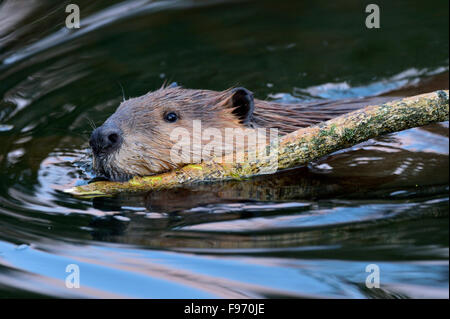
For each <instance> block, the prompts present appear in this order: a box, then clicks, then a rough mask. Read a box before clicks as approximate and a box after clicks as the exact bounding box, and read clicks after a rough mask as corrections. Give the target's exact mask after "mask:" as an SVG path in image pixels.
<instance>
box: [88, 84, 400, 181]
mask: <svg viewBox="0 0 450 319" xmlns="http://www.w3.org/2000/svg"><path fill="white" fill-rule="evenodd" d="M380 99H382V100H383V102H385V101H387V100H389V99H390V100H392V99H393V98H392V97H390V98H381V97H376V98H362V99H352V100H340V101H330V100H323V101H314V102H307V103H301V104H283V103H277V102H271V101H264V100H258V99H255V98H254V97H253V93H252V92H251V91H249V90H248V89H246V88H244V87H236V88H231V89H227V90H225V91H220V92H218V91H212V90H198V89H186V88H183V87H181V86H178V85H170V86H163V87H161V88H160V89H158V90H156V91H153V92H149V93H147V94H145V95H143V96H140V97H135V98H130V99H128V100H124V101H123V102H122V103H121V104H120V105H119V107H118V108H117V110H116V112H115V113H114V114H113V115H111V116H110V117H109V118H108V119H107V120H106V121H105V122H104V124H103V125H101V126H100V127H98V128H96V129H95V130H94V131H93V133H92V135H91V138H90V141H89V144H90V146H91V148H92V153H93V169H94V172H95V174H96V175H97V176H101V177H104V178H107V179H110V180H114V181H124V180H128V179H130V178H132V177H133V176H146V175H154V174H158V173H163V172H166V171H169V170H172V169H176V168H179V167H181V166H183V165H186V164H191V163H193V162H198V159H199V157H198V156H197V157H196V156H195V155H196V154H197V153H198V152H201V148H200V150H199V148H197V150H195V147H194V148H192V149H191V150H190V153H189V155H190V156H187V157H186V156H184V157H181V155H180V156H178V157H177V156H174V152H173V149H174V147H175V146H176V145H177V143H178V142H177V140H174V139H173V137H172V135H173V134H172V133H173V132H174V130H175V129H183V130H184V131H185V132H188V134H190V136H191V137H192V138H196V137H195V134H197V135H198V134H199V133H195V127H194V126H195V122H196V121H197V123H201V127H202V132H204V131H205V130H206V131H208V130H209V129H211V130H210V131H209V134H206V135H207V136H206V137H205V136H204V135H201V137H198V136H197V138H199V139H200V141H201V142H202V145H205V144H206V143H208V142H209V141H210V139H211V136H216V135H220V134H223V133H224V130H226V129H241V132H243V133H242V134H244V135H246V136H247V137H248V134H249V133H248V132H249V131H250V134H251V132H254V131H256V130H257V129H258V128H273V129H277V130H278V134H279V135H280V136H281V135H284V134H287V133H290V132H292V131H295V130H297V129H299V128H302V127H306V126H310V125H314V124H317V123H320V122H322V121H326V120H329V119H331V118H334V117H336V116H339V115H342V114H345V113H348V112H351V111H353V110H356V109H358V108H361V107H364V106H366V105H368V104H369V103H372V102H373V103H379V102H380ZM200 134H201V133H200ZM244 140H245V139H244ZM245 141H247V142H248V140H245ZM232 143H234V144H233V145H230V143H228V142H226V141H225V142H223V143H222V145H221V147H222V149H221V150H220V152H221V154H226V153H227V152H230V151H236V150H238V149H241V148H242V145H243V144H245V142H242V143H241V144H239V145H237V144H236V143H235V141H232ZM215 154H216V153H215ZM197 155H198V154H197ZM194 157H196V160H195V161H194V160H193V158H194ZM210 157H212V155H211V154H209V155H205V154H203V153H202V156H201V160H207V159H209V158H210Z"/></svg>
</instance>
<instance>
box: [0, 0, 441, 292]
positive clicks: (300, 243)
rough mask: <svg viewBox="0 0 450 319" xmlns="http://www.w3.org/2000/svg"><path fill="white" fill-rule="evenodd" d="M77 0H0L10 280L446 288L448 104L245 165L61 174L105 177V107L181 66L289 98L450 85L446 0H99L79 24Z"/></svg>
mask: <svg viewBox="0 0 450 319" xmlns="http://www.w3.org/2000/svg"><path fill="white" fill-rule="evenodd" d="M68 3H69V2H68V1H62V2H61V1H51V0H45V1H25V0H24V1H12V0H4V1H1V2H0V180H1V183H0V296H1V297H36V296H47V297H101V298H110V297H111V298H116V297H135V298H252V297H257V298H274V297H318V298H328V297H331V298H380V297H381V298H429V297H432V298H448V247H449V246H448V244H449V243H448V238H449V234H448V229H449V225H448V212H449V202H448V191H449V189H448V188H449V183H448V168H449V163H448V149H449V145H448V138H449V137H448V132H449V129H448V122H444V123H438V124H434V125H429V126H426V127H422V128H415V129H410V130H406V131H403V132H399V133H396V134H390V135H387V136H383V137H380V138H377V139H373V140H370V141H367V142H365V143H362V144H360V145H357V146H354V147H352V148H349V149H346V150H342V151H339V152H337V153H335V154H332V155H330V156H328V157H326V158H323V159H321V160H320V161H317V162H314V163H311V164H309V165H308V166H305V167H301V168H298V169H295V170H290V171H287V172H282V173H279V174H276V175H273V176H266V177H259V178H255V179H252V180H246V181H242V182H227V183H217V184H214V185H197V186H195V187H183V188H180V189H177V190H171V191H160V192H150V193H144V194H121V195H118V196H114V197H106V198H94V199H81V198H75V197H72V196H70V195H68V194H65V193H63V192H61V190H63V189H65V188H68V187H71V186H73V185H79V184H83V183H87V182H88V181H89V180H90V179H91V178H92V177H93V175H92V171H91V168H90V152H89V146H88V142H87V141H88V137H89V134H90V132H91V131H92V126H91V123H94V124H95V125H100V124H101V123H102V122H103V121H104V120H105V119H106V118H107V117H108V116H109V115H110V114H112V113H113V112H114V110H115V108H116V107H117V106H118V104H119V103H120V102H121V101H122V99H123V98H124V97H125V98H128V97H133V96H139V95H142V94H144V93H146V92H148V91H150V90H154V89H157V88H159V87H160V86H161V85H162V83H163V82H164V81H169V82H170V81H176V82H178V83H180V84H182V85H184V86H185V87H189V88H203V89H213V90H223V89H226V88H228V87H230V86H233V85H240V86H245V87H247V88H248V89H249V90H251V91H253V92H254V94H255V96H256V97H258V98H260V99H269V100H277V101H282V102H287V103H295V102H302V101H310V100H320V99H336V100H338V99H343V98H357V97H364V96H372V95H379V94H390V95H392V96H396V97H402V96H408V95H414V94H418V93H420V92H427V91H433V90H436V89H448V1H437V2H433V3H431V2H424V1H412V2H411V1H395V3H392V1H378V2H377V4H379V6H380V8H381V12H382V16H381V28H380V29H378V30H369V29H366V28H365V26H364V20H365V13H364V7H363V5H361V4H359V3H357V2H353V1H342V2H340V3H339V4H336V3H334V2H329V1H314V2H313V3H307V2H299V1H265V0H264V1H225V0H223V1H218V0H217V1H200V0H198V1H188V0H173V1H150V0H128V1H118V0H116V1H106V0H105V1H103V0H100V1H95V2H94V3H93V2H92V1H77V4H79V6H80V8H81V14H82V18H81V24H82V28H81V29H79V30H75V31H73V30H68V29H66V28H65V27H64V21H65V17H66V13H65V12H64V8H65V5H66V4H68ZM405 87H406V88H405ZM392 91H394V92H392ZM69 264H77V265H78V266H79V267H80V284H81V287H80V288H79V289H68V288H66V286H65V279H66V276H67V275H68V273H67V272H66V266H67V265H69ZM369 264H376V265H378V266H379V268H380V272H381V288H380V289H368V288H367V287H366V285H365V281H366V277H367V276H368V273H367V272H366V266H367V265H369Z"/></svg>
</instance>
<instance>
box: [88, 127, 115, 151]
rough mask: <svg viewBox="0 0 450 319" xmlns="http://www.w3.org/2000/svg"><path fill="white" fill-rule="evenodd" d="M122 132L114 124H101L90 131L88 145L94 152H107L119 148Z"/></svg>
mask: <svg viewBox="0 0 450 319" xmlns="http://www.w3.org/2000/svg"><path fill="white" fill-rule="evenodd" d="M121 143H122V132H121V130H120V129H119V128H118V127H116V126H114V125H102V126H100V127H98V128H96V129H95V130H94V132H92V135H91V138H90V140H89V145H90V146H91V148H92V151H93V152H94V154H96V155H98V154H108V153H111V152H112V151H114V150H116V149H118V148H119V146H120V144H121Z"/></svg>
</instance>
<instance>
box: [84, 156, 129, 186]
mask: <svg viewBox="0 0 450 319" xmlns="http://www.w3.org/2000/svg"><path fill="white" fill-rule="evenodd" d="M92 168H93V171H94V175H95V176H94V180H101V179H103V180H108V181H113V182H126V181H128V180H130V179H131V178H133V177H134V176H135V175H132V174H129V173H126V172H123V171H121V170H119V169H117V168H116V167H114V166H113V165H111V159H110V158H109V156H105V157H103V156H96V155H94V156H93V157H92Z"/></svg>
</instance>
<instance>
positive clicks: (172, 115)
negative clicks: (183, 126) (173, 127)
mask: <svg viewBox="0 0 450 319" xmlns="http://www.w3.org/2000/svg"><path fill="white" fill-rule="evenodd" d="M164 120H166V122H169V123H173V122H176V121H177V120H178V115H176V114H175V113H173V112H170V113H167V114H166V115H164Z"/></svg>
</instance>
